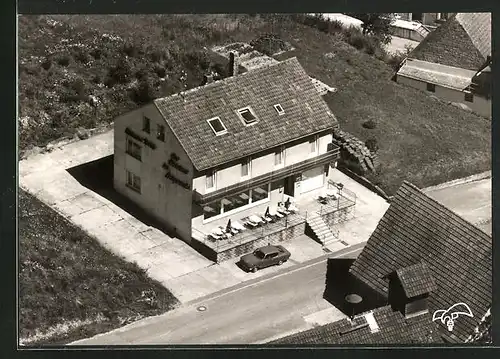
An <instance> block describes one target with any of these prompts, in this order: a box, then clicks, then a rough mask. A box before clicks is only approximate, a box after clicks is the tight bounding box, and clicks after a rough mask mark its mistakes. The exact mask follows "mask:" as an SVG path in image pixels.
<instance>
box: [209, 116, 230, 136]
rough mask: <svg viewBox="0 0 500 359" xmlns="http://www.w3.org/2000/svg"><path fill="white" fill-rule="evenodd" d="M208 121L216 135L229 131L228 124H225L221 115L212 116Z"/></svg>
mask: <svg viewBox="0 0 500 359" xmlns="http://www.w3.org/2000/svg"><path fill="white" fill-rule="evenodd" d="M207 122H208V124H209V125H210V128H212V131H214V133H215V135H216V136H220V135H223V134H225V133H227V129H226V126H224V124H223V123H222V121H221V120H220V118H219V117H214V118H211V119H210V120H207Z"/></svg>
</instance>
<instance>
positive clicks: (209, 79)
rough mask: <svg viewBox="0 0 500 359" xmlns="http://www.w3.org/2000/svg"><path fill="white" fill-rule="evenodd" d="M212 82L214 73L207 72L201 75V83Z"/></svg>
mask: <svg viewBox="0 0 500 359" xmlns="http://www.w3.org/2000/svg"><path fill="white" fill-rule="evenodd" d="M212 82H214V75H212V74H209V75H204V76H203V85H207V84H209V83H212Z"/></svg>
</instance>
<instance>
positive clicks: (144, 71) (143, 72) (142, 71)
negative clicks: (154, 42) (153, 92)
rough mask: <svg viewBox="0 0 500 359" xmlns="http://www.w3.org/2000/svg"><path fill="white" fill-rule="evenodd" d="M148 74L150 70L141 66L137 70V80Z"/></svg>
mask: <svg viewBox="0 0 500 359" xmlns="http://www.w3.org/2000/svg"><path fill="white" fill-rule="evenodd" d="M147 75H148V70H147V69H146V68H145V67H140V68H139V69H137V71H136V72H135V78H136V79H137V80H141V79H143V78H144V77H146V76H147Z"/></svg>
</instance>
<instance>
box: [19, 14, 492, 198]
mask: <svg viewBox="0 0 500 359" xmlns="http://www.w3.org/2000/svg"><path fill="white" fill-rule="evenodd" d="M54 19H55V20H57V21H58V22H57V23H54V22H51V21H53V20H54ZM19 27H20V37H19V46H20V49H19V56H20V60H21V65H20V113H21V116H20V117H21V121H20V122H21V126H20V146H21V149H26V148H29V147H30V146H32V145H39V146H43V145H44V144H46V143H47V142H48V141H50V140H54V139H57V138H58V137H61V136H63V135H69V136H71V135H73V134H74V133H75V132H76V130H77V128H79V127H84V128H85V127H86V128H91V127H95V126H96V125H97V124H100V123H109V122H111V121H112V120H113V118H114V117H115V116H116V115H118V114H120V113H123V112H125V111H127V110H129V109H132V108H136V107H138V106H140V104H141V103H142V102H141V101H142V100H144V99H148V98H154V97H157V96H162V95H168V94H172V93H175V92H178V91H179V90H182V89H187V88H192V87H194V86H197V85H199V84H200V83H201V81H202V77H203V75H204V74H205V73H207V72H208V71H209V70H216V71H218V72H219V73H223V72H224V71H225V70H224V68H223V64H221V63H220V62H218V61H217V60H214V58H212V55H210V52H209V51H207V50H206V48H209V47H211V46H213V45H215V44H224V43H230V42H233V41H245V42H250V41H252V40H254V39H255V38H256V37H258V36H259V35H261V34H264V33H274V34H276V35H278V36H279V37H280V38H282V39H283V40H286V41H288V42H290V43H291V44H292V46H293V47H295V49H296V50H294V51H292V52H289V53H284V54H282V55H280V56H279V57H278V59H285V58H288V57H290V56H297V57H298V59H299V61H300V62H301V64H302V65H303V66H304V68H305V69H306V71H307V72H308V73H309V74H310V75H312V76H314V77H317V78H318V79H320V80H322V81H323V82H325V83H327V84H329V85H331V86H334V87H336V88H337V89H338V92H337V93H335V94H331V95H328V96H327V97H326V101H327V102H328V104H329V106H330V107H331V108H332V110H333V112H334V113H335V114H336V116H337V117H338V119H339V121H340V124H341V126H342V128H343V129H344V130H346V131H348V132H350V133H352V134H354V135H355V136H357V137H359V138H360V139H362V140H367V139H368V138H375V139H376V140H377V142H378V145H379V148H380V149H379V157H380V160H381V163H382V168H381V169H380V171H379V173H377V174H375V175H372V176H370V179H371V180H372V181H373V182H375V183H376V184H378V185H380V186H381V187H382V188H383V189H384V190H385V191H386V192H388V194H393V193H394V192H395V190H396V189H397V188H398V187H399V185H400V184H401V182H402V181H403V180H405V179H407V180H409V181H411V182H413V183H414V184H415V185H417V186H419V187H425V186H429V185H434V184H438V183H441V182H445V181H448V180H452V179H456V178H459V177H462V176H467V175H471V174H475V173H478V172H481V171H485V170H488V169H490V168H491V164H490V161H491V151H490V144H491V138H490V137H491V130H490V121H488V120H485V119H483V118H481V117H479V116H476V115H474V114H471V113H468V112H466V111H464V110H461V109H458V108H455V107H453V106H451V105H448V104H446V103H443V102H441V101H438V100H435V99H433V98H431V97H429V96H428V95H427V94H425V93H423V92H420V91H418V90H414V89H411V88H407V87H404V86H402V85H399V84H396V83H394V82H392V81H391V80H390V78H391V77H392V74H393V73H392V68H391V67H390V66H389V65H388V64H387V63H385V62H383V61H381V60H379V59H378V58H381V56H380V53H378V54H377V56H371V55H368V54H367V53H366V51H364V50H363V49H361V50H358V49H356V48H354V47H353V46H350V45H349V44H348V43H347V40H346V38H345V36H343V35H342V34H341V33H334V34H327V33H324V32H321V31H319V30H317V29H315V28H312V27H308V26H306V25H302V24H299V23H297V22H295V21H293V20H292V18H291V17H289V16H288V17H287V16H273V17H271V16H250V15H177V16H172V15H154V16H139V15H117V16H104V15H95V16H80V15H78V16H66V15H65V16H21V17H20V20H19ZM351 42H352V40H351ZM326 53H328V54H329V55H328V56H325V54H326ZM223 75H224V74H223ZM141 84H142V85H141ZM138 92H139V93H138ZM89 95H93V96H96V98H97V99H98V101H99V103H98V105H96V106H93V105H92V104H90V103H89V101H88V96H89ZM369 119H372V120H374V121H375V122H376V123H377V126H376V128H374V129H365V128H363V127H362V124H363V122H365V121H367V120H369Z"/></svg>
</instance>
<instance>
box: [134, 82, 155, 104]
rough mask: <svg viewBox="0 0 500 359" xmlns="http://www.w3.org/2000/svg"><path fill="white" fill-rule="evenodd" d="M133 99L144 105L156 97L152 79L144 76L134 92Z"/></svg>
mask: <svg viewBox="0 0 500 359" xmlns="http://www.w3.org/2000/svg"><path fill="white" fill-rule="evenodd" d="M132 94H133V95H132V100H133V101H134V102H135V103H137V104H138V105H144V104H147V103H149V102H151V101H153V100H154V99H155V98H156V91H155V88H154V85H153V83H152V81H151V79H150V78H149V77H147V76H145V77H143V78H142V79H141V80H140V81H139V84H138V85H137V87H135V88H134V90H133V93H132Z"/></svg>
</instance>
